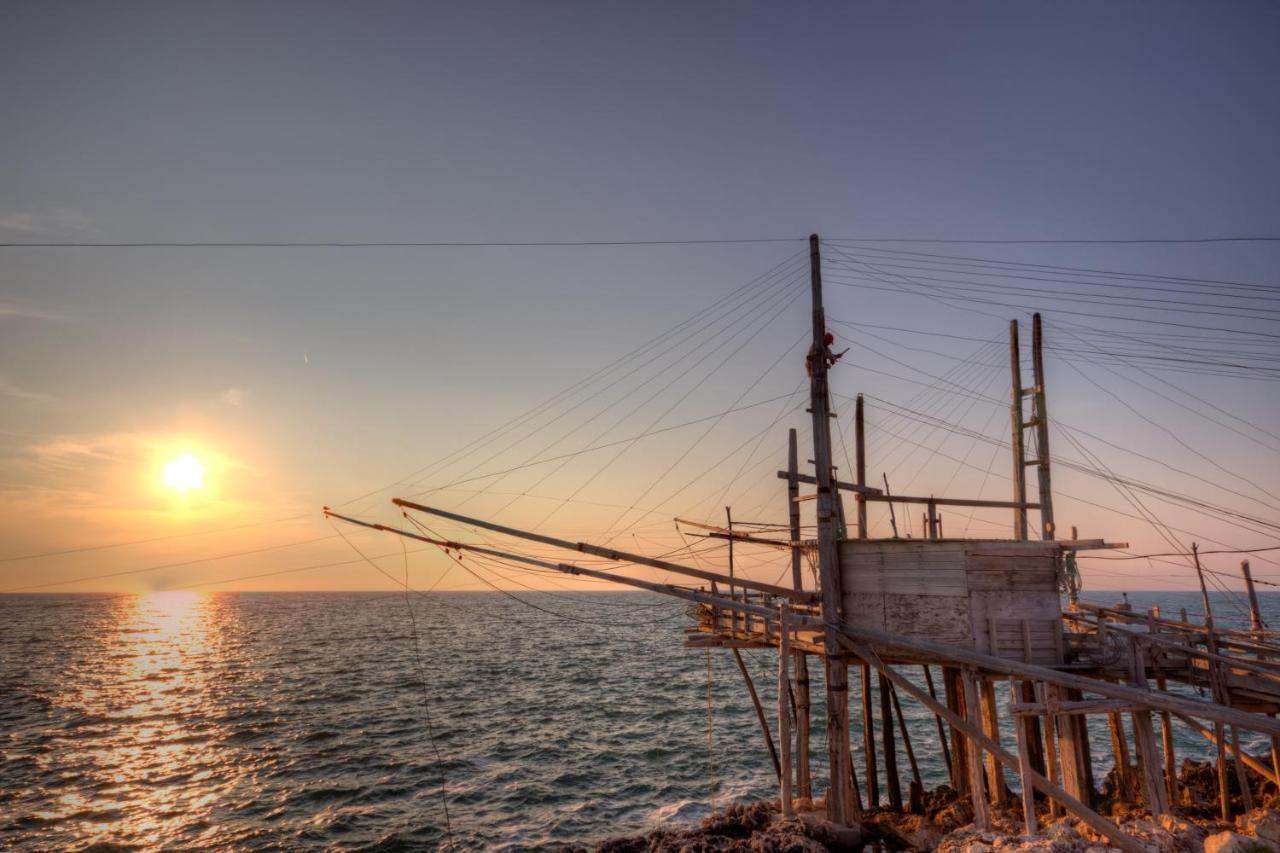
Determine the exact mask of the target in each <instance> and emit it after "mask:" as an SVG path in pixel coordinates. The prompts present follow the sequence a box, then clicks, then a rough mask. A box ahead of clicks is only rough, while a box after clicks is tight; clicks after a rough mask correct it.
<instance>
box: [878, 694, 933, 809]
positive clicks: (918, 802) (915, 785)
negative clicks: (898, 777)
mask: <svg viewBox="0 0 1280 853" xmlns="http://www.w3.org/2000/svg"><path fill="white" fill-rule="evenodd" d="M884 683H885V684H886V685H888V687H889V696H890V697H891V698H892V699H893V712H894V715H895V716H896V717H897V718H898V733H899V734H901V735H902V747H903V749H905V750H906V751H907V761H908V762H910V764H911V787H910V794H909V795H908V797H907V802H908V804H909V808H908V811H910V812H911V813H912V814H920V813H921V812H922V811H923V810H924V780H922V779H921V778H920V765H919V764H917V763H916V751H915V750H914V749H913V748H912V746H911V732H910V731H908V730H907V720H906V718H905V717H903V716H902V703H901V702H899V701H898V691H897V689H896V688H895V687H894V686H893V682H892V681H889V680H888V679H886V680H885V682H884Z"/></svg>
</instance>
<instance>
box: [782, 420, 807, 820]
mask: <svg viewBox="0 0 1280 853" xmlns="http://www.w3.org/2000/svg"><path fill="white" fill-rule="evenodd" d="M799 477H800V449H799V443H798V441H797V438H796V431H795V429H794V428H793V429H790V430H788V431H787V518H788V521H789V528H790V533H791V538H790V541H791V542H792V547H791V584H792V586H793V587H795V589H797V590H801V589H804V575H803V573H802V571H801V568H802V562H803V557H804V555H803V553H802V552H801V549H800V546H799V544H798V543H799V542H800V541H801V535H800V503H799V501H797V500H796V498H798V497H800V479H799ZM795 670H796V677H795V696H796V754H795V762H796V786H795V789H796V794H797V795H798V796H800V797H804V798H808V799H812V798H813V782H812V779H811V777H810V773H809V731H810V727H811V722H810V717H809V714H810V710H809V708H810V699H809V657H808V655H806V654H805V653H804V652H803V651H797V652H795Z"/></svg>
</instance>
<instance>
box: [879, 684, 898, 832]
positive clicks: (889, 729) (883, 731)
mask: <svg viewBox="0 0 1280 853" xmlns="http://www.w3.org/2000/svg"><path fill="white" fill-rule="evenodd" d="M879 682H880V738H881V746H882V749H883V750H884V783H885V788H887V789H888V793H889V808H891V809H893V810H894V811H896V812H900V811H902V783H901V782H900V781H899V779H898V748H897V743H896V741H895V740H894V736H893V699H892V697H890V696H889V690H890V687H889V679H888V678H886V677H885V676H884V674H883V673H881V674H880V676H879Z"/></svg>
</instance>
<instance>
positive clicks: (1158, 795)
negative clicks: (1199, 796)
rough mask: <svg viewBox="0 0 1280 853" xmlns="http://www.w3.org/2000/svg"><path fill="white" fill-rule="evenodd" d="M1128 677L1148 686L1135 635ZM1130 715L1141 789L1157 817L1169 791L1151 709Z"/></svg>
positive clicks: (1163, 810) (1165, 808) (1166, 805)
mask: <svg viewBox="0 0 1280 853" xmlns="http://www.w3.org/2000/svg"><path fill="white" fill-rule="evenodd" d="M1129 680H1130V682H1131V683H1132V684H1133V685H1134V686H1135V687H1140V688H1142V689H1143V690H1146V689H1148V686H1147V672H1146V666H1145V665H1144V664H1143V660H1142V646H1141V645H1139V643H1138V640H1137V637H1136V636H1135V637H1134V638H1133V639H1131V640H1130V643H1129ZM1131 716H1132V718H1133V744H1134V749H1135V751H1136V752H1137V753H1138V767H1139V772H1140V774H1141V778H1142V790H1143V794H1144V795H1145V797H1146V800H1147V808H1148V809H1150V810H1151V816H1152V817H1157V818H1158V817H1160V815H1162V814H1167V813H1168V811H1169V792H1168V789H1167V788H1166V787H1165V784H1164V777H1163V776H1162V775H1161V774H1162V768H1161V761H1160V753H1159V751H1158V750H1157V749H1156V738H1155V730H1154V728H1153V726H1152V724H1151V712H1150V711H1149V710H1147V709H1145V708H1143V709H1141V710H1135V711H1133V713H1132V715H1131Z"/></svg>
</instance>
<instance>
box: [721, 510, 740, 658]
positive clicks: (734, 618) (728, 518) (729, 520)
mask: <svg viewBox="0 0 1280 853" xmlns="http://www.w3.org/2000/svg"><path fill="white" fill-rule="evenodd" d="M724 519H725V524H726V525H727V526H728V530H729V597H730V598H734V599H736V598H737V597H738V591H737V590H736V589H734V583H733V512H732V511H731V510H730V508H729V507H725V508H724ZM729 626H730V629H731V630H732V632H733V633H734V634H737V633H738V614H737V613H734V614H732V615H730V617H729Z"/></svg>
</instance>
